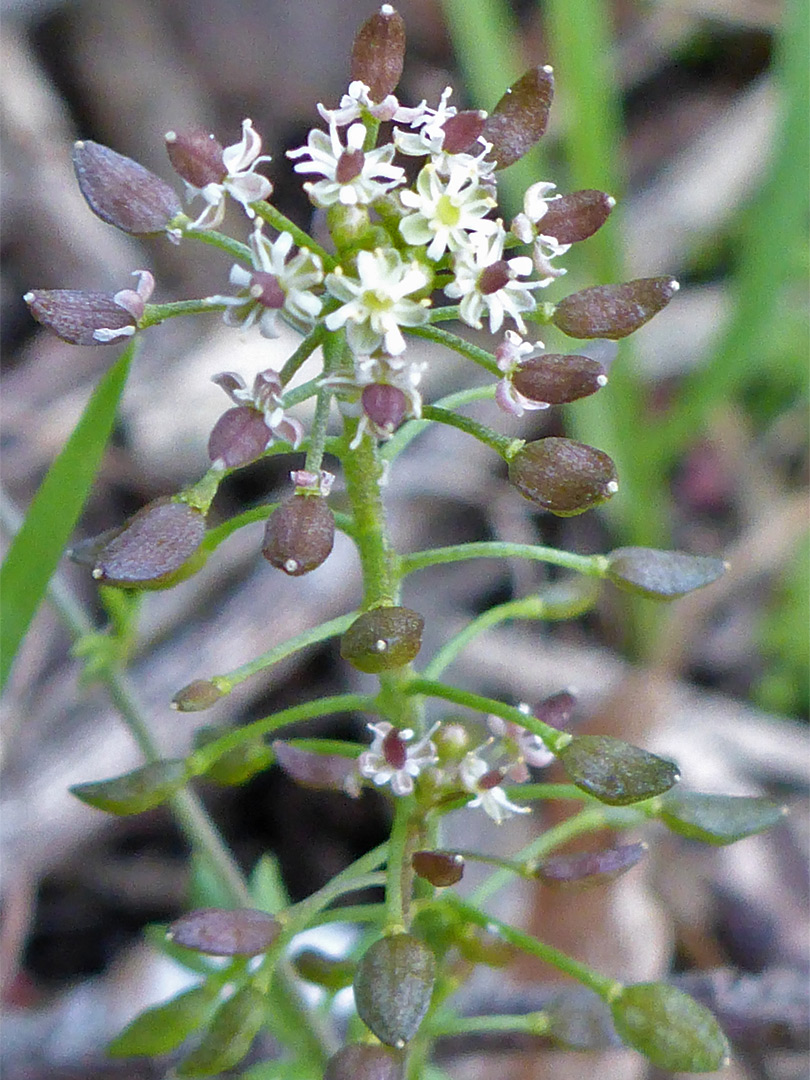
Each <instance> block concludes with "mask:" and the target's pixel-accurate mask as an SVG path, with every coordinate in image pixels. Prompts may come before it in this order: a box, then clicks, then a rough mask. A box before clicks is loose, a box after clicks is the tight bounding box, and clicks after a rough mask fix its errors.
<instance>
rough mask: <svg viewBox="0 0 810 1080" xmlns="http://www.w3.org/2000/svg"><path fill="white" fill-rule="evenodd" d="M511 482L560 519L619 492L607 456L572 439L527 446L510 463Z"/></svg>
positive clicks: (528, 444) (610, 461) (614, 473)
mask: <svg viewBox="0 0 810 1080" xmlns="http://www.w3.org/2000/svg"><path fill="white" fill-rule="evenodd" d="M509 481H510V483H511V484H513V485H514V487H516V488H517V489H518V491H519V492H520V494H521V495H522V496H523V497H524V498H525V499H528V500H529V501H530V502H533V503H535V504H536V505H537V506H540V507H542V509H543V510H549V511H551V513H552V514H557V515H558V516H559V517H572V516H573V515H575V514H582V513H584V512H585V511H586V510H590V509H592V508H593V507H595V506H599V505H600V503H603V502H606V501H607V500H608V499H609V498H610V497H611V496H612V495H614V494H615V493H616V492H617V491H618V489H619V485H618V481H617V480H616V467H615V465H614V464H613V462H612V460H611V459H610V458H609V457H608V455H607V454H605V453H603V451H601V450H597V449H595V448H594V447H593V446H586V445H585V444H584V443H579V442H574V441H573V439H560V438H548V439H538V441H537V442H531V443H526V445H525V446H523V447H521V449H520V450H519V451H518V452H517V454H515V456H514V457H513V458H512V460H511V461H510V462H509Z"/></svg>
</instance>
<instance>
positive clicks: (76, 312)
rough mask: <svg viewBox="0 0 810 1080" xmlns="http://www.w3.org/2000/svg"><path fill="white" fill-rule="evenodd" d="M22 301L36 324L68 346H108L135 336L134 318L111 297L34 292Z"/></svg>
mask: <svg viewBox="0 0 810 1080" xmlns="http://www.w3.org/2000/svg"><path fill="white" fill-rule="evenodd" d="M23 300H25V302H26V304H28V307H29V310H30V311H31V314H32V315H33V316H34V318H35V319H36V320H37V322H39V323H42V325H43V326H47V327H48V329H49V330H53V332H54V333H55V334H56V336H57V337H60V338H61V339H62V340H63V341H67V342H69V343H70V344H71V345H112V344H114V343H115V340H116V339H117V338H121V337H130V336H131V335H132V334H134V333H135V318H134V316H133V315H132V314H131V313H130V312H129V311H127V310H126V309H125V308H123V307H121V306H120V304H117V303H116V302H115V297H114V296H113V294H112V293H100V292H82V291H80V290H75V289H34V290H33V291H32V292H27V293H26V294H25V296H24V297H23ZM99 331H101V332H102V333H101V334H100V336H97V334H98V332H99Z"/></svg>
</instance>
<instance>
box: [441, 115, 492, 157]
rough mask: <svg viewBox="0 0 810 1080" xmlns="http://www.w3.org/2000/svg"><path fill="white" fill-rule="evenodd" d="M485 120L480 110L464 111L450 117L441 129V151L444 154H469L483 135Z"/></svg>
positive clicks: (485, 117)
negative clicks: (442, 135) (442, 136)
mask: <svg viewBox="0 0 810 1080" xmlns="http://www.w3.org/2000/svg"><path fill="white" fill-rule="evenodd" d="M486 119H487V114H486V113H485V112H483V111H482V110H481V109H465V110H464V111H463V112H459V113H456V115H455V116H451V117H450V119H449V120H447V121H446V122H445V124H444V125H443V127H442V131H443V132H444V142H443V143H442V150H444V152H445V153H446V154H464V153H471V152H472V151H473V149H474V148H475V147H476V143H477V142H478V139H479V136H481V135H483V133H484V125H485V123H486ZM479 149H480V147H479Z"/></svg>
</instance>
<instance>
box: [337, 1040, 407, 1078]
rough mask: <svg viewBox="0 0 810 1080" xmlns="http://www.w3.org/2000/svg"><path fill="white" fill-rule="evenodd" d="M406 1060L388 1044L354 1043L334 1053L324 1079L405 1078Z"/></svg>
mask: <svg viewBox="0 0 810 1080" xmlns="http://www.w3.org/2000/svg"><path fill="white" fill-rule="evenodd" d="M404 1076H405V1062H404V1061H403V1059H402V1057H401V1056H400V1055H399V1054H398V1053H397V1052H396V1051H395V1050H392V1049H390V1048H389V1047H387V1046H371V1045H369V1044H368V1043H352V1044H351V1045H349V1046H344V1047H343V1049H342V1050H338V1052H337V1053H336V1054H333V1055H332V1056H331V1057H330V1058H329V1060H328V1061H327V1063H326V1071H325V1072H324V1074H323V1080H403V1078H404Z"/></svg>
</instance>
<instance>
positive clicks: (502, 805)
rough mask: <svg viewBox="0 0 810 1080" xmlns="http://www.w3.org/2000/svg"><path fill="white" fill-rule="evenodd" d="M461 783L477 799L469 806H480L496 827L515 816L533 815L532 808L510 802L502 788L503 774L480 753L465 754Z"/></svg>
mask: <svg viewBox="0 0 810 1080" xmlns="http://www.w3.org/2000/svg"><path fill="white" fill-rule="evenodd" d="M458 773H459V778H460V780H461V783H462V784H463V785H464V787H465V788H466V789H467V791H471V792H472V793H473V794H474V795H475V798H474V799H473V800H472V801H471V802H470V803H468V804H467V805H468V806H480V807H481V808H482V809H483V810H484V812H485V813H486V814H488V815H489V816H490V817H491V818H492V820H493V821H494V822H495V824H496V825H501V824H502V823H503V822H504V821H506V819H507V818H510V817H512V816H513V815H514V814H529V813H531V807H530V806H518V805H517V804H515V803H513V802H510V801H509V798H508V796H507V794H506V792H505V791H504V790H503V788H502V787H501V786H500V783H501V780H503V774H502V773H501V771H500V770H499V769H493V768H492V767H491V766H490V765H489V764H488V763H487V762H486V761H485V760H484V759H483V758H482V757H480V756H479V751H476V750H471V751H470V752H469V753H468V754H465V756H464V758H463V759H462V762H461V764H460V765H459V769H458Z"/></svg>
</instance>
